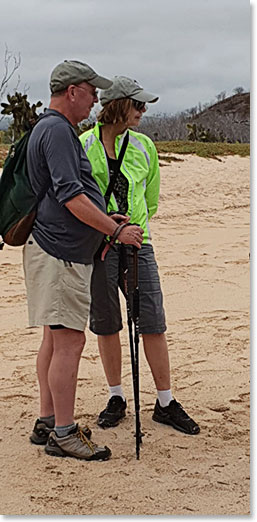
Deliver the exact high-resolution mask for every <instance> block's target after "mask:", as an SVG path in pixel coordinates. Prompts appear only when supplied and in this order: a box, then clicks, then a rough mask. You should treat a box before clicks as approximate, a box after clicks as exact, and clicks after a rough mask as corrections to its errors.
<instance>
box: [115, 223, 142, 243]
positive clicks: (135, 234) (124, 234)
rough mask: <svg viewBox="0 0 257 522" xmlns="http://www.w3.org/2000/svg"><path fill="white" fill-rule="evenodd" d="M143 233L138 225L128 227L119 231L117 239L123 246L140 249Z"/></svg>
mask: <svg viewBox="0 0 257 522" xmlns="http://www.w3.org/2000/svg"><path fill="white" fill-rule="evenodd" d="M143 232H144V231H143V229H142V228H141V227H139V226H138V225H129V226H127V227H124V228H123V229H122V230H121V231H120V233H119V235H118V238H117V239H118V240H119V241H120V242H121V243H125V245H134V246H136V247H137V248H141V243H142V241H143Z"/></svg>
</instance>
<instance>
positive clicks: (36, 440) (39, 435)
mask: <svg viewBox="0 0 257 522" xmlns="http://www.w3.org/2000/svg"><path fill="white" fill-rule="evenodd" d="M51 431H53V428H49V427H48V426H47V425H46V423H45V422H43V421H41V420H40V419H37V420H36V422H35V426H34V428H33V431H32V433H31V435H30V438H29V439H30V442H32V443H33V444H40V445H42V446H44V445H45V444H46V443H47V440H48V437H49V433H51ZM82 431H83V433H84V435H86V437H87V438H88V439H89V440H90V438H91V435H92V431H91V430H90V429H89V428H88V426H85V428H82Z"/></svg>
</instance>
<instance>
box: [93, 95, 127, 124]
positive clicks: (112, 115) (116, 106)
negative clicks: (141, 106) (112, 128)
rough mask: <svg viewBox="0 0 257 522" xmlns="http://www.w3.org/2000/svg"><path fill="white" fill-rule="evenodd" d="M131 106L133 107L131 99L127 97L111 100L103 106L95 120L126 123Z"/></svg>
mask: <svg viewBox="0 0 257 522" xmlns="http://www.w3.org/2000/svg"><path fill="white" fill-rule="evenodd" d="M131 107H133V100H130V99H129V98H122V99H120V100H112V101H110V102H109V103H106V105H104V106H103V108H102V110H101V112H100V113H99V114H98V116H97V120H98V121H99V122H100V123H106V124H107V123H109V124H110V123H111V124H115V123H127V121H128V116H129V113H130V110H131Z"/></svg>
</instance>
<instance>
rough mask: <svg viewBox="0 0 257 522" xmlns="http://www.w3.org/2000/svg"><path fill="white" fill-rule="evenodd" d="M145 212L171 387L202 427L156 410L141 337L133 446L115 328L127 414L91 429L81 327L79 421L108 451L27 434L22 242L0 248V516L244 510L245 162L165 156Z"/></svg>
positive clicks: (101, 396) (28, 350) (92, 387)
mask: <svg viewBox="0 0 257 522" xmlns="http://www.w3.org/2000/svg"><path fill="white" fill-rule="evenodd" d="M170 156H172V158H173V160H172V161H170V162H168V161H165V160H162V161H161V193H160V202H159V209H158V212H157V214H156V215H155V216H154V217H153V218H152V220H151V231H152V237H153V245H154V248H155V255H156V259H157V262H158V266H159V272H160V278H161V284H162V290H163V294H164V304H165V311H166V321H167V341H168V347H169V357H170V365H171V380H172V392H173V395H174V396H175V397H176V399H177V400H178V401H179V402H180V403H181V404H182V405H183V407H184V409H185V410H186V411H187V412H188V413H189V414H190V416H192V417H193V418H194V419H195V420H196V421H197V422H198V423H199V425H200V427H201V432H200V434H199V435H196V436H187V435H184V434H182V433H179V432H178V431H175V430H174V429H173V428H171V427H168V426H164V425H161V424H158V423H155V422H154V421H153V420H152V412H153V407H154V404H155V400H156V391H155V387H154V383H153V380H152V376H151V373H150V370H149V367H148V365H147V362H146V359H145V356H144V353H143V347H142V341H141V342H140V403H141V410H140V414H141V425H142V431H143V433H144V437H143V444H142V446H141V452H140V460H136V453H135V437H134V432H135V419H134V402H133V390H132V378H131V363H130V352H129V344H128V330H127V326H126V311H125V302H124V299H122V308H123V318H124V329H123V330H122V333H121V339H122V347H123V387H124V391H125V393H126V398H127V402H128V413H127V415H126V417H125V419H124V420H123V422H122V423H121V424H120V425H119V426H118V427H116V428H113V429H110V430H105V431H104V430H101V428H99V427H98V426H97V424H96V419H97V415H98V414H99V412H100V411H101V410H102V409H103V408H104V407H105V404H106V401H107V399H108V390H107V385H106V382H105V377H104V372H103V368H102V365H101V361H100V357H99V354H98V348H97V341H96V337H95V336H94V335H93V334H92V333H90V332H89V331H88V330H87V332H86V336H87V343H86V347H85V349H84V352H83V354H82V360H81V364H80V368H79V378H78V389H77V397H76V421H77V422H79V423H80V424H81V425H82V426H83V425H85V424H87V425H89V427H90V428H91V429H92V430H93V440H94V441H96V442H97V443H99V444H100V445H102V444H106V445H107V446H109V447H110V448H111V450H112V458H111V459H110V460H109V461H106V462H82V461H77V460H75V459H69V458H64V459H61V458H53V457H50V456H47V455H46V454H45V453H44V447H42V446H39V447H37V446H34V445H32V444H31V443H30V442H29V435H30V433H31V431H32V429H33V425H34V422H35V419H36V418H37V416H38V406H39V401H38V396H39V391H38V385H37V379H36V371H35V362H36V356H37V351H38V347H39V344H40V339H41V333H42V330H41V328H28V319H27V305H26V290H25V285H24V277H23V270H22V247H16V248H12V247H8V246H6V245H5V246H4V249H3V250H2V251H0V294H1V303H0V307H1V319H0V327H1V329H0V337H1V339H0V351H1V370H0V379H1V380H0V418H1V433H0V448H1V457H0V458H1V471H0V474H1V481H0V482H1V485H0V498H1V501H0V504H1V514H4V515H247V514H249V512H250V499H249V495H250V464H249V463H250V454H249V451H250V443H249V437H250V419H249V413H250V410H249V404H250V384H249V379H250V348H249V330H250V327H249V323H250V318H249V307H250V281H249V274H250V266H249V264H250V256H249V252H250V245H249V222H250V189H249V183H250V180H249V177H250V173H249V170H250V159H249V157H247V158H242V157H239V156H227V157H219V158H218V159H206V158H200V157H196V156H193V155H178V154H168V155H167V159H170Z"/></svg>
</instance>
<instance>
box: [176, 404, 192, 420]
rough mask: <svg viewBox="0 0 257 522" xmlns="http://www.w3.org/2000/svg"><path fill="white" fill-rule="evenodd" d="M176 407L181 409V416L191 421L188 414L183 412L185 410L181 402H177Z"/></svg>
mask: <svg viewBox="0 0 257 522" xmlns="http://www.w3.org/2000/svg"><path fill="white" fill-rule="evenodd" d="M176 405H177V406H178V408H179V409H180V414H181V416H183V417H184V419H189V417H188V415H187V413H186V412H185V410H183V408H182V406H181V404H180V402H177V401H176Z"/></svg>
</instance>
